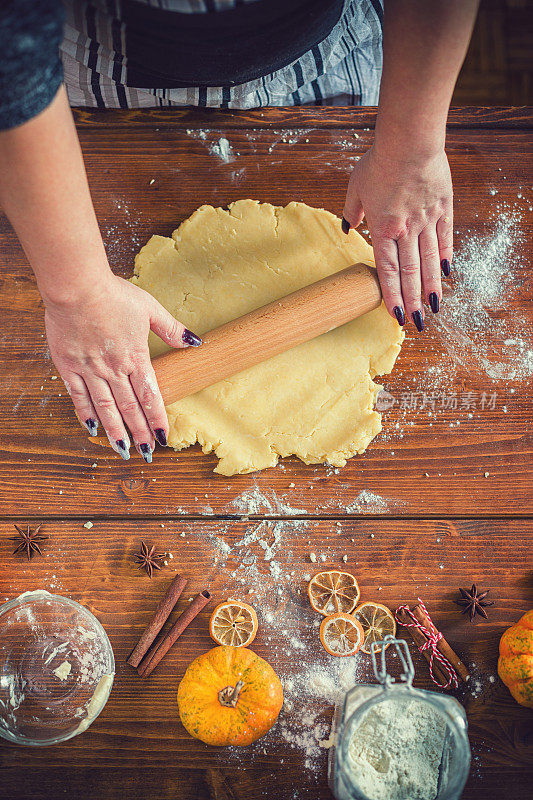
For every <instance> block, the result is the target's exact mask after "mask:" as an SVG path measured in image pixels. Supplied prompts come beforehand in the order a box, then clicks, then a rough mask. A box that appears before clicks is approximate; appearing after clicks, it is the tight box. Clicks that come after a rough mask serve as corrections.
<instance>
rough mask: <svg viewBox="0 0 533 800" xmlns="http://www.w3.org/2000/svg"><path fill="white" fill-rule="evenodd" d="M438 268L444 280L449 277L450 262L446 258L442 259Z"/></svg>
mask: <svg viewBox="0 0 533 800" xmlns="http://www.w3.org/2000/svg"><path fill="white" fill-rule="evenodd" d="M440 268H441V270H442V274H443V275H444V277H445V278H447V277H448V276H449V275H450V272H451V271H452V268H451V266H450V262H449V261H448V259H447V258H443V259H442V261H441V262H440Z"/></svg>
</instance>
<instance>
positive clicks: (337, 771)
mask: <svg viewBox="0 0 533 800" xmlns="http://www.w3.org/2000/svg"><path fill="white" fill-rule="evenodd" d="M384 644H385V645H386V646H384V647H381V646H380V644H379V643H373V644H372V666H373V669H374V674H375V676H376V680H377V681H378V683H377V684H359V685H357V686H354V688H353V689H351V690H350V691H349V692H348V693H347V694H346V696H345V698H344V702H343V703H341V704H339V705H337V707H336V709H335V714H334V717H333V727H332V735H333V742H334V744H333V746H332V747H331V749H330V751H329V765H328V779H329V785H330V788H331V790H332V792H333V794H334V795H335V797H336V798H337V800H376V797H377V796H378V795H376V794H374V795H373V796H372V794H371V793H369V790H368V788H367V789H366V790H365V789H364V788H363V787H362V786H361V778H359V777H358V772H357V769H354V761H353V758H352V751H351V744H352V742H354V741H357V737H358V733H359V734H360V735H362V731H364V730H365V728H362V725H363V724H364V723H365V720H366V721H368V720H369V719H370V720H372V719H374V718H375V715H376V714H378V716H379V715H380V714H383V712H384V711H386V712H387V713H388V714H389V715H392V716H397V718H398V719H402V717H400V716H398V715H403V718H405V709H406V708H407V707H408V706H409V708H410V709H411V711H413V710H415V711H416V710H418V709H419V711H420V714H419V716H420V718H422V717H426V718H427V717H428V715H431V718H432V719H433V718H435V719H436V720H438V725H439V728H438V730H439V737H438V739H437V744H436V747H437V752H438V760H437V762H436V764H438V772H437V777H436V786H435V792H432V794H433V797H432V798H431V800H458V798H460V796H461V792H462V789H463V787H464V785H465V783H466V779H467V777H468V771H469V768H470V745H469V742H468V736H467V721H466V714H465V712H464V709H463V707H462V706H461V704H460V703H459V702H458V701H457V700H455V699H454V698H453V697H449V696H447V695H443V694H440V693H438V692H430V691H426V690H424V689H415V688H413V685H412V682H413V677H414V669H413V662H412V661H411V656H410V653H409V648H408V647H407V644H406V642H405V641H403V639H394V638H393V637H392V636H387V637H386V638H385V640H384ZM388 646H390V647H391V648H392V649H393V650H394V651H395V652H396V653H397V654H398V656H399V657H400V661H401V664H402V668H403V675H402V677H401V679H400V680H399V681H397V680H395V679H394V678H393V677H392V676H391V675H390V674H389V673H388V671H387V664H386V651H387V647H388ZM377 652H380V653H381V659H380V661H381V663H380V666H378V662H377V655H376V654H377ZM384 703H387V704H391V703H392V704H393V708H392V709H391V708H390V706H388V707H387V709H385V706H383V705H382V704H384ZM412 703H415V704H420V706H418V705H414V706H413V705H411V704H412ZM369 713H370V715H372V714H374V717H373V716H370V717H369ZM366 730H367V731H369V730H370V728H369V727H368V722H367V725H366ZM441 736H442V748H441V747H440V741H441V739H440V737H441ZM401 746H402V744H401V742H400V747H401ZM378 750H379V747H378ZM380 752H381V751H380ZM391 758H394V754H393V751H391ZM439 762H440V763H439ZM389 766H390V765H387V768H388V767H389ZM392 766H394V765H392ZM380 769H381V767H380V765H379V764H378V766H377V770H380ZM367 771H368V770H367ZM359 774H360V773H359ZM376 774H378V775H379V772H378V773H376ZM379 796H380V797H383V796H384V795H383V794H379ZM428 796H429V795H428Z"/></svg>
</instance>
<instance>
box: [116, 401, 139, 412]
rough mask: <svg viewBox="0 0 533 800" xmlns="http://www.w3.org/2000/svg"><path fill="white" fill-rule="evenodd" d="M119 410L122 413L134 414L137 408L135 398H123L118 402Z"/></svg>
mask: <svg viewBox="0 0 533 800" xmlns="http://www.w3.org/2000/svg"><path fill="white" fill-rule="evenodd" d="M120 410H121V411H122V413H123V414H134V413H135V412H136V411H138V410H139V404H138V402H137V400H124V401H123V402H122V403H120Z"/></svg>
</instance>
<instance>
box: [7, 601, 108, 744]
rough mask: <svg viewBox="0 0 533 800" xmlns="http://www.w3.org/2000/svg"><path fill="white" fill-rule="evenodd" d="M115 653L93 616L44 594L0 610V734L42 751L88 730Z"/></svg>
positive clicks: (100, 702) (102, 701) (103, 696)
mask: <svg viewBox="0 0 533 800" xmlns="http://www.w3.org/2000/svg"><path fill="white" fill-rule="evenodd" d="M114 675H115V659H114V656H113V650H112V648H111V644H110V642H109V639H108V637H107V634H106V632H105V630H104V629H103V627H102V626H101V625H100V623H99V622H98V620H97V619H96V617H94V616H93V615H92V614H91V612H90V611H88V610H87V609H86V608H84V607H83V606H81V605H80V604H79V603H76V602H75V601H74V600H69V599H68V598H66V597H60V596H59V595H55V594H50V593H49V592H46V591H44V590H43V589H38V590H36V591H33V592H25V593H24V594H21V595H20V597H16V598H15V599H14V600H10V601H9V602H8V603H5V604H4V605H3V606H0V736H3V737H4V739H7V740H8V741H10V742H15V743H17V744H25V745H34V746H43V745H50V744H57V743H58V742H64V741H66V740H67V739H71V738H72V737H73V736H76V735H77V734H78V733H82V732H83V731H84V730H86V729H87V728H88V727H89V725H90V724H91V722H92V721H93V720H94V719H96V717H97V716H98V714H99V713H100V712H101V710H102V709H103V707H104V706H105V704H106V702H107V698H108V697H109V693H110V691H111V687H112V685H113V678H114Z"/></svg>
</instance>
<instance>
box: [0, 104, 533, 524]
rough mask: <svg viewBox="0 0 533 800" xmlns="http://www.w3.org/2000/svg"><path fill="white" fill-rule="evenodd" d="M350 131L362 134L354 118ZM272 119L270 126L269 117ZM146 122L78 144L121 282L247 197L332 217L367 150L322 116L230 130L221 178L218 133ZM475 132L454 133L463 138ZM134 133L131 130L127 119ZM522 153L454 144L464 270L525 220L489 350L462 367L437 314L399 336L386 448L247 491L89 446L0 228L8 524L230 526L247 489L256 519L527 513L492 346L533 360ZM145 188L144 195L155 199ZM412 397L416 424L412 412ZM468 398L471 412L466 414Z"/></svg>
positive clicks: (525, 482) (189, 463) (520, 420)
mask: <svg viewBox="0 0 533 800" xmlns="http://www.w3.org/2000/svg"><path fill="white" fill-rule="evenodd" d="M260 113H265V114H266V112H257V115H259V114H260ZM317 113H318V112H317ZM335 113H339V114H340V113H341V112H335ZM350 113H354V114H355V117H357V118H358V115H360V114H362V119H366V117H365V116H364V114H365V113H366V112H350ZM510 113H511V117H512V116H513V112H510ZM89 116H90V119H91V120H99V119H100V117H96V116H94V115H92V116H91V115H89ZM268 116H269V119H277V117H276V115H275V114H274V113H270V112H268ZM141 117H142V120H143V125H142V126H141V127H138V126H137V125H136V124H135V125H132V126H129V125H124V124H120V125H118V126H117V125H115V126H113V125H111V126H110V127H109V128H108V127H107V126H105V127H104V126H102V125H101V124H99V123H98V124H96V123H95V122H91V123H90V124H87V125H85V124H82V125H81V126H80V135H81V140H82V145H83V149H84V152H85V157H86V161H87V167H88V172H89V177H90V182H91V186H92V190H93V196H94V200H95V206H96V209H97V213H98V216H99V219H100V221H101V226H102V230H103V234H104V239H105V241H106V244H107V248H108V253H109V257H110V261H111V263H112V265H113V267H114V268H115V270H116V271H117V272H119V273H120V274H123V275H129V274H131V269H132V263H133V256H134V254H135V253H136V252H137V251H138V250H139V248H140V247H141V245H142V244H143V243H144V242H145V241H146V240H147V239H148V237H149V236H150V234H151V233H160V234H165V235H169V234H170V232H171V231H172V230H173V229H174V227H175V226H176V225H177V224H178V223H179V222H180V221H181V220H183V219H185V218H186V217H187V216H189V215H190V214H191V213H192V212H193V211H194V210H195V208H196V207H197V206H198V205H199V204H201V203H202V202H206V203H213V204H215V205H225V204H227V203H228V202H231V201H232V200H235V199H238V198H241V197H249V196H250V197H255V198H257V199H259V200H262V201H267V200H268V201H271V202H274V203H278V204H285V203H287V202H289V201H290V200H292V199H298V200H302V201H305V202H307V203H310V204H312V205H313V204H314V205H317V206H324V207H326V208H328V209H330V210H331V211H334V212H336V213H339V212H340V211H341V209H342V204H343V200H344V191H345V187H346V181H347V178H348V175H349V172H350V170H351V168H352V166H353V163H355V162H354V159H356V158H358V157H360V155H361V154H362V153H364V152H365V150H366V149H367V148H368V146H369V144H370V143H371V135H372V134H371V132H369V131H365V130H361V131H360V132H359V133H358V134H357V135H358V137H359V138H357V139H356V138H355V137H354V136H353V132H352V130H351V129H350V130H348V129H345V130H338V129H330V128H328V127H324V125H322V122H323V116H321V114H320V113H319V114H318V116H317V124H316V126H315V124H314V122H313V123H311V121H310V122H309V130H308V129H307V128H306V127H304V125H303V123H300V125H299V127H298V131H297V132H295V131H294V130H292V129H284V128H272V126H270V127H269V128H267V129H264V130H260V129H258V128H253V129H252V128H248V129H246V128H245V129H241V128H238V129H235V130H233V131H232V132H231V134H230V133H229V132H228V131H227V130H226V131H225V132H226V135H228V136H229V140H230V144H231V146H232V148H233V150H234V152H235V154H236V160H235V162H232V163H229V164H225V163H222V162H220V160H219V159H217V158H216V157H215V156H213V155H212V154H211V153H210V150H209V147H210V145H211V144H212V142H214V141H217V139H218V138H219V137H220V135H222V134H223V133H224V129H223V128H222V127H219V128H210V127H206V129H205V131H206V133H205V135H206V139H205V140H203V139H200V138H198V132H197V131H195V130H192V129H189V128H188V127H187V125H188V123H187V119H188V118H187V116H186V115H183V114H181V112H180V114H178V115H177V116H176V120H175V121H174V118H172V117H168V115H167V116H166V119H167V120H172V121H169V122H168V125H166V126H162V123H161V122H160V121H159V120H160V119H161V117H160V116H159V113H156V114H155V115H154V117H153V120H152V123H151V124H150V125H148V123H147V121H146V119H147V118H146V115H144V114H142V113H141ZM82 118H83V115H82ZM340 118H342V114H341V117H340ZM475 118H476V115H475V114H474V115H465V114H463V115H462V117H461V119H462V120H463V122H464V123H465V124H466V123H467V121H468V120H471V121H472V122H473V121H474V120H475ZM106 119H107V117H106ZM109 119H111V118H109ZM119 119H120V117H119ZM132 119H137V116H136V112H135V114H133V116H132ZM202 119H204V122H205V121H206V120H208V119H209V117H208V116H207V117H202ZM302 119H304V120H305V119H307V118H306V117H302ZM319 122H320V124H319ZM248 124H249V123H248ZM187 131H189V133H188V132H187ZM531 149H532V147H531V137H530V135H529V134H528V133H526V132H523V131H520V130H498V131H494V130H475V129H472V130H460V129H456V128H452V129H450V131H449V136H448V153H449V157H450V162H451V167H452V172H453V175H454V180H455V195H456V229H457V236H456V240H457V250H458V251H459V253H461V252H463V253H464V252H465V248H467V247H468V246H469V243H471V242H472V241H473V237H477V239H476V238H474V241H476V240H477V241H478V242H479V244H478V247H479V248H480V249H483V248H486V247H487V245H486V244H484V243H483V242H484V239H483V237H489V239H490V237H491V236H493V235H494V228H495V227H496V226H497V225H498V209H502V208H504V209H505V208H508V209H511V211H512V213H517V214H519V215H520V216H521V219H520V221H519V222H517V223H516V226H515V229H514V230H511V233H510V236H511V238H516V237H517V236H519V237H520V239H521V241H519V242H518V243H516V247H515V250H514V251H513V252H511V253H510V254H509V255H506V254H504V256H505V258H506V260H507V259H509V260H510V265H511V267H512V274H513V285H512V287H511V290H510V291H509V292H508V297H507V300H506V303H505V307H504V308H502V309H501V311H500V312H498V313H495V312H491V316H492V317H497V316H498V314H499V316H501V317H502V319H503V323H502V325H503V330H505V331H506V333H505V335H502V333H501V332H500V329H499V328H498V326H497V324H496V323H494V322H493V323H491V325H490V326H489V329H488V331H486V332H484V333H482V334H481V336H480V337H478V336H477V333H476V334H475V336H474V338H479V341H472V343H471V344H470V345H468V346H466V349H463V348H462V345H461V337H462V333H461V331H460V330H459V331H457V330H456V331H455V333H454V334H453V335H450V333H449V332H448V330H447V326H446V325H445V324H444V323H443V321H442V320H444V319H445V317H444V315H445V313H446V311H445V309H446V304H447V303H449V302H450V297H449V296H448V297H447V298H445V301H444V304H443V305H444V308H443V312H442V313H441V315H440V317H439V319H438V320H432V319H429V324H428V329H427V332H425V333H424V335H423V336H416V335H415V334H414V333H413V330H412V329H411V328H412V326H409V327H408V329H407V333H408V338H407V340H406V342H405V345H404V348H403V351H402V354H401V356H400V359H399V361H398V363H397V365H396V367H395V370H394V372H393V374H392V375H391V376H390V377H385V378H384V379H383V384H384V385H385V387H386V389H387V390H389V391H390V392H391V393H392V394H393V395H394V397H395V400H396V402H395V404H394V406H393V407H392V409H390V410H389V411H388V412H387V413H386V414H385V415H384V431H383V433H382V434H381V435H380V436H378V437H377V439H376V440H375V441H374V442H373V443H372V444H371V446H370V448H369V450H368V452H367V453H366V454H365V455H364V456H361V457H356V458H354V459H351V461H350V462H349V463H348V465H347V466H346V468H345V469H343V470H342V471H341V472H340V473H339V474H337V473H336V472H335V471H334V470H332V469H331V468H328V467H327V466H318V467H315V466H310V467H308V466H304V465H302V464H301V463H300V462H298V461H297V460H296V459H289V460H287V461H286V462H285V463H284V464H283V465H281V466H280V467H278V468H276V469H272V470H268V471H266V472H263V473H261V474H258V475H255V476H242V477H236V478H232V479H226V478H222V477H220V476H216V475H213V473H212V470H213V468H214V466H215V464H216V459H215V458H214V457H213V456H204V455H203V454H202V453H201V452H200V450H199V448H198V447H196V448H192V449H190V450H187V451H184V452H183V453H181V454H175V453H174V452H170V451H168V450H167V451H162V450H160V449H158V450H157V452H156V455H155V458H154V463H153V465H152V466H150V467H149V466H147V465H145V464H144V462H143V461H142V460H141V459H140V457H138V456H137V455H136V454H134V456H133V458H132V460H131V461H130V462H129V463H125V462H122V461H121V460H120V459H119V458H118V457H117V456H115V455H114V454H111V452H110V451H109V450H107V449H103V448H101V447H99V446H97V445H95V444H94V443H92V442H91V441H90V440H88V439H87V437H86V435H85V433H84V429H82V428H81V427H80V426H79V425H78V423H77V421H76V419H75V417H74V414H73V411H72V409H71V406H70V402H69V400H68V398H67V396H66V394H65V391H64V388H63V387H62V385H61V381H60V380H56V381H54V380H53V378H54V376H55V375H57V373H56V370H55V368H54V366H53V364H52V362H51V361H50V359H49V356H48V351H47V348H46V342H45V340H44V334H43V328H42V314H43V309H42V304H41V301H40V298H39V295H38V293H37V291H36V288H35V285H34V281H33V278H32V276H31V273H30V271H29V269H28V267H27V265H26V262H25V257H24V254H23V252H22V250H21V248H20V246H19V244H18V243H17V241H16V238H15V236H14V234H13V232H12V230H11V229H10V227H9V225H8V224H7V222H6V221H5V219H4V218H2V219H0V248H1V252H2V255H3V259H2V264H1V265H0V286H1V298H0V308H1V315H0V319H1V322H0V328H1V333H0V336H1V341H2V354H1V357H0V358H1V360H0V369H1V372H2V375H3V379H2V382H1V387H0V426H1V427H0V430H1V431H2V434H1V436H0V507H1V508H2V510H3V513H4V514H20V515H28V514H29V515H33V516H39V515H54V514H57V515H62V514H65V513H67V512H68V513H70V514H86V513H87V514H91V515H94V514H118V515H124V514H132V515H138V514H161V515H169V514H170V515H175V514H176V513H183V514H194V515H198V514H200V515H201V514H210V513H212V512H214V513H217V514H228V513H229V514H231V513H238V512H239V510H240V509H239V504H240V505H241V506H242V503H240V499H239V498H240V496H241V495H242V493H243V492H246V493H250V492H254V491H256V489H258V490H259V492H260V493H261V496H262V497H263V498H265V497H267V498H270V500H268V499H267V500H266V501H265V502H264V503H263V507H262V508H261V509H260V510H261V512H262V513H267V514H276V513H281V514H283V513H285V511H284V509H286V507H287V505H288V506H290V507H292V508H297V509H299V510H300V512H301V513H303V514H314V515H317V514H318V515H327V514H350V513H354V514H357V515H360V514H370V515H376V514H378V515H379V514H391V513H392V514H396V515H400V516H402V515H407V516H409V515H411V516H412V515H422V516H428V515H447V514H452V515H454V514H463V515H465V514H466V515H474V516H476V515H478V516H479V515H486V514H517V513H522V514H527V513H531V511H532V509H533V497H532V492H531V486H532V479H531V470H532V465H533V458H532V452H533V447H532V435H531V431H532V408H531V396H530V392H529V391H528V389H527V385H528V384H527V380H526V375H525V373H527V371H528V370H525V373H524V374H519V375H518V377H517V378H515V379H511V378H510V375H512V372H513V369H514V363H513V361H514V357H515V355H516V354H517V353H518V350H517V347H516V344H514V345H512V344H511V345H504V344H503V340H505V341H511V342H515V343H517V342H520V343H522V344H523V346H524V347H525V350H523V351H522V356H523V354H524V353H525V352H527V347H528V346H529V347H530V346H531V345H528V342H529V341H530V338H531V336H530V331H531V324H530V323H531V314H532V306H531V281H530V279H529V278H530V275H529V264H530V263H531V255H532V242H533V237H532V215H531V213H530V211H529V208H531V202H532V192H531V188H530V184H531V163H532V160H531ZM152 179H154V180H155V183H154V184H152V185H150V181H151V180H152ZM528 187H529V188H528ZM495 191H496V192H497V194H496V195H493V194H492V193H493V192H495ZM519 195H520V197H519ZM454 283H455V284H457V274H456V273H455V274H454V277H453V280H452V281H451V285H452V286H453V285H454ZM528 321H529V322H528ZM528 325H529V328H528ZM528 331H529V332H528ZM493 351H494V352H495V353H499V354H500V361H502V362H503V363H504V366H503V368H502V370H503V371H502V374H501V377H500V378H497V379H494V377H493V376H492V377H491V376H489V375H487V373H486V371H484V369H483V368H482V365H481V366H480V362H479V358H480V357H481V358H482V357H484V354H485V355H489V357H491V356H492V353H493ZM529 371H530V370H529ZM494 392H496V397H493V394H494ZM439 393H440V394H441V395H442V394H443V395H445V396H450V395H453V394H455V395H456V400H457V403H458V408H457V409H453V408H451V409H446V408H441V405H442V404H443V399H442V397H440V399H439ZM484 393H485V394H484ZM432 394H435V398H434V400H435V404H436V407H435V410H433V408H432V403H433V400H432V399H431V395H432ZM60 395H61V396H60ZM413 395H415V405H416V408H414V409H409V408H407V407H406V406H407V405H408V404H409V398H411V404H412V400H413ZM468 398H470V400H468ZM472 398H473V402H474V403H475V405H476V407H475V408H469V407H468V403H470V402H471V401H472ZM483 398H485V399H483ZM491 398H493V402H492V400H491ZM482 406H484V407H483V408H482ZM485 473H488V475H487V477H484V476H485ZM291 484H294V486H293V487H292V486H291ZM361 492H366V493H368V494H363V495H361V494H360V493H361ZM365 499H366V501H367V502H365Z"/></svg>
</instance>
